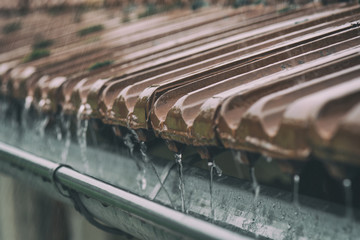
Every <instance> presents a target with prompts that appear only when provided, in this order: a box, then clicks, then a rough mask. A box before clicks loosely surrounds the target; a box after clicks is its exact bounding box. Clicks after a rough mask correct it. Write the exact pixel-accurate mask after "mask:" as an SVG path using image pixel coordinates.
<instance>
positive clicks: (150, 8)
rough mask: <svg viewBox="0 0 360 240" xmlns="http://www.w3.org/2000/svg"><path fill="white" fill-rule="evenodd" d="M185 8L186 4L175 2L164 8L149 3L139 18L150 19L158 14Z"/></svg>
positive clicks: (163, 6)
mask: <svg viewBox="0 0 360 240" xmlns="http://www.w3.org/2000/svg"><path fill="white" fill-rule="evenodd" d="M183 7H184V4H183V3H182V2H181V1H174V2H173V3H172V4H167V5H162V6H160V5H155V4H153V3H149V4H147V7H146V10H145V11H144V12H142V13H140V14H139V15H138V18H144V17H149V16H152V15H155V14H158V13H162V12H167V11H171V10H174V9H178V8H183Z"/></svg>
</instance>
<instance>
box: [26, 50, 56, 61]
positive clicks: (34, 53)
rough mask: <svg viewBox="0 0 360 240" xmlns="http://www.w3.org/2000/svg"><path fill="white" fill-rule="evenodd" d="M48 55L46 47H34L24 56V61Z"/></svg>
mask: <svg viewBox="0 0 360 240" xmlns="http://www.w3.org/2000/svg"><path fill="white" fill-rule="evenodd" d="M47 56H50V51H49V50H47V49H34V50H33V51H32V52H31V53H30V54H29V55H27V56H26V57H25V58H24V62H31V61H34V60H37V59H40V58H43V57H47Z"/></svg>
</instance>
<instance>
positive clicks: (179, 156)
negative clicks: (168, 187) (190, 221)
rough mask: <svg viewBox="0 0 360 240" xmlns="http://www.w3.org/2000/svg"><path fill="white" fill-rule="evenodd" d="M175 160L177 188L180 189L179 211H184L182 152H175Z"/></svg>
mask: <svg viewBox="0 0 360 240" xmlns="http://www.w3.org/2000/svg"><path fill="white" fill-rule="evenodd" d="M174 157H175V162H176V163H177V165H178V172H179V190H180V197H181V211H182V212H185V211H186V208H185V185H184V177H183V165H182V153H175V154H174Z"/></svg>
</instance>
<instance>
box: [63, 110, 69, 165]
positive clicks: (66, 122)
mask: <svg viewBox="0 0 360 240" xmlns="http://www.w3.org/2000/svg"><path fill="white" fill-rule="evenodd" d="M61 123H62V125H63V127H64V130H65V136H64V138H65V143H64V147H63V150H62V151H61V162H62V163H66V162H67V158H68V155H69V149H70V144H71V131H70V119H69V118H67V117H64V116H61Z"/></svg>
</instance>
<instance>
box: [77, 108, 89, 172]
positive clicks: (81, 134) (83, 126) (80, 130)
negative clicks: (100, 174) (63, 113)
mask: <svg viewBox="0 0 360 240" xmlns="http://www.w3.org/2000/svg"><path fill="white" fill-rule="evenodd" d="M86 110H87V109H86V105H81V106H80V108H79V111H78V112H77V115H76V120H77V124H76V125H77V131H76V136H77V139H78V143H79V147H80V155H81V161H82V163H83V166H84V170H85V171H86V172H87V171H88V170H89V163H88V160H87V156H86V147H87V142H86V133H87V130H88V126H89V120H88V119H83V115H84V114H85V113H86Z"/></svg>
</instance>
